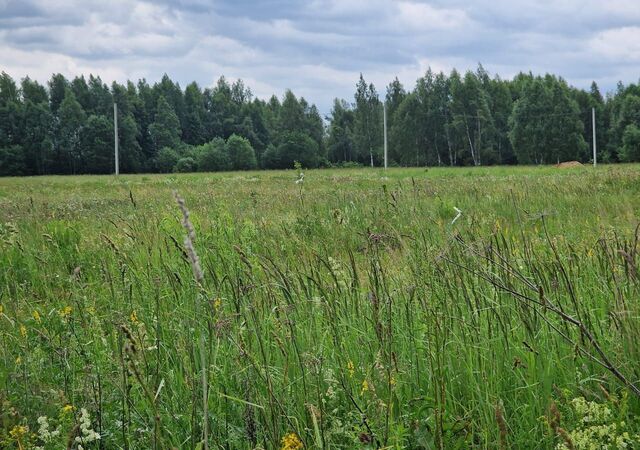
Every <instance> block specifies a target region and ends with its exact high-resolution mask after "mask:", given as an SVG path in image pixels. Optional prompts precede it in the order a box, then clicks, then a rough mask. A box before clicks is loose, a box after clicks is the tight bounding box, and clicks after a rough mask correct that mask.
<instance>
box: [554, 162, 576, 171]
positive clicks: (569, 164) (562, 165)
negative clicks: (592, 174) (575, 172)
mask: <svg viewBox="0 0 640 450" xmlns="http://www.w3.org/2000/svg"><path fill="white" fill-rule="evenodd" d="M556 167H557V168H558V169H570V168H571V167H582V163H581V162H580V161H566V162H561V163H560V164H556Z"/></svg>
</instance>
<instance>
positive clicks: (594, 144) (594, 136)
mask: <svg viewBox="0 0 640 450" xmlns="http://www.w3.org/2000/svg"><path fill="white" fill-rule="evenodd" d="M591 125H592V129H593V167H595V166H596V164H597V161H596V109H595V108H591Z"/></svg>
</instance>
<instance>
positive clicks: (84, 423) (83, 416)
mask: <svg viewBox="0 0 640 450" xmlns="http://www.w3.org/2000/svg"><path fill="white" fill-rule="evenodd" d="M79 422H80V436H76V439H75V441H76V442H77V443H78V444H89V443H91V442H94V441H99V440H100V434H98V433H96V431H95V430H93V429H92V428H91V417H90V416H89V412H88V411H87V410H86V409H85V408H82V409H81V410H80V419H79ZM80 447H82V446H81V445H78V448H80Z"/></svg>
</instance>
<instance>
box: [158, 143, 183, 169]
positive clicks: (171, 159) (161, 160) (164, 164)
mask: <svg viewBox="0 0 640 450" xmlns="http://www.w3.org/2000/svg"><path fill="white" fill-rule="evenodd" d="M178 159H180V157H179V155H178V152H176V151H175V150H174V149H172V148H170V147H162V148H161V149H160V151H159V152H158V155H157V156H156V157H155V160H154V161H155V167H156V170H157V171H158V172H161V173H168V172H172V171H173V168H174V167H175V165H176V164H177V163H178Z"/></svg>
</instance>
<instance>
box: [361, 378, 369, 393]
mask: <svg viewBox="0 0 640 450" xmlns="http://www.w3.org/2000/svg"><path fill="white" fill-rule="evenodd" d="M368 390H369V382H368V381H367V380H362V390H361V391H360V394H364V393H365V392H367V391H368Z"/></svg>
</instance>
